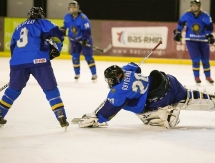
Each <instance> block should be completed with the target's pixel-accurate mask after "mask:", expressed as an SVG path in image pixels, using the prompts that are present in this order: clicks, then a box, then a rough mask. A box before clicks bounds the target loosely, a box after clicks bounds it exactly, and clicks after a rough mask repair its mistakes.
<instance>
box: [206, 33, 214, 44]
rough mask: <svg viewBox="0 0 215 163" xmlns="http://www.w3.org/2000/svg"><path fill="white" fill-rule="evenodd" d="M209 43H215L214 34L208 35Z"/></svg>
mask: <svg viewBox="0 0 215 163" xmlns="http://www.w3.org/2000/svg"><path fill="white" fill-rule="evenodd" d="M206 38H207V40H208V43H209V44H213V43H214V42H215V40H214V36H213V35H212V34H208V35H206Z"/></svg>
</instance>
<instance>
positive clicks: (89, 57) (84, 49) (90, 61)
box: [82, 46, 97, 82]
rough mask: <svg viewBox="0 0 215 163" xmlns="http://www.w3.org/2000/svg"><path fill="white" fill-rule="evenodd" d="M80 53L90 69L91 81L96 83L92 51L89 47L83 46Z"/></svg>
mask: <svg viewBox="0 0 215 163" xmlns="http://www.w3.org/2000/svg"><path fill="white" fill-rule="evenodd" d="M82 52H83V55H84V57H85V60H86V62H87V64H88V66H89V68H90V71H91V74H92V81H93V82H96V80H97V74H96V64H95V60H94V58H93V49H92V48H91V47H87V46H83V47H82Z"/></svg>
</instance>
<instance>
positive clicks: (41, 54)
mask: <svg viewBox="0 0 215 163" xmlns="http://www.w3.org/2000/svg"><path fill="white" fill-rule="evenodd" d="M44 17H45V13H44V12H43V9H42V8H41V7H32V8H31V9H30V11H29V13H28V19H27V20H26V21H24V22H22V23H21V24H19V25H18V26H17V27H16V29H15V31H14V33H13V35H12V39H11V43H10V50H11V59H10V81H9V83H10V85H9V87H8V88H7V89H6V90H5V92H4V95H3V96H2V99H1V100H0V124H1V125H4V124H6V122H7V121H6V119H4V118H5V115H6V114H7V113H8V111H9V110H10V108H11V106H12V105H13V103H14V102H15V100H16V99H17V98H18V97H19V95H20V94H21V92H22V90H23V88H24V87H25V86H26V83H27V82H28V80H29V77H30V75H32V76H34V78H35V79H36V80H37V82H38V83H39V85H40V87H41V88H42V90H43V92H44V93H45V95H46V99H47V100H48V101H49V103H50V106H51V109H52V111H53V112H54V114H55V116H56V118H57V120H58V121H59V123H60V125H61V127H64V128H66V127H67V126H69V123H68V122H67V120H66V119H67V117H66V112H65V109H64V104H63V102H62V99H61V97H60V92H59V90H58V87H57V81H56V79H55V75H54V72H53V69H52V66H51V62H50V60H51V59H54V58H55V57H58V56H59V55H60V51H61V48H62V45H63V44H62V43H63V41H64V39H63V33H62V31H61V30H60V29H59V27H58V26H56V25H54V24H53V23H52V22H51V21H49V20H47V19H45V18H44ZM38 107H40V105H39V102H38ZM20 117H22V116H20Z"/></svg>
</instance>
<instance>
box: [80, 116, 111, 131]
mask: <svg viewBox="0 0 215 163" xmlns="http://www.w3.org/2000/svg"><path fill="white" fill-rule="evenodd" d="M78 125H79V127H80V128H83V127H91V128H96V127H106V126H108V124H107V123H106V122H103V123H99V122H98V118H97V116H96V115H95V113H89V114H84V115H83V116H82V118H81V119H80V120H79V122H78Z"/></svg>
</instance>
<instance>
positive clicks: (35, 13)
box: [28, 7, 45, 20]
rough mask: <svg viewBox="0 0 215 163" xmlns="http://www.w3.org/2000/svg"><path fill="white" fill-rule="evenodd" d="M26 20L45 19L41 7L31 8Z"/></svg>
mask: <svg viewBox="0 0 215 163" xmlns="http://www.w3.org/2000/svg"><path fill="white" fill-rule="evenodd" d="M28 18H30V19H36V20H37V19H38V18H45V13H44V11H43V9H42V7H32V8H31V9H30V11H29V12H28Z"/></svg>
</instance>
